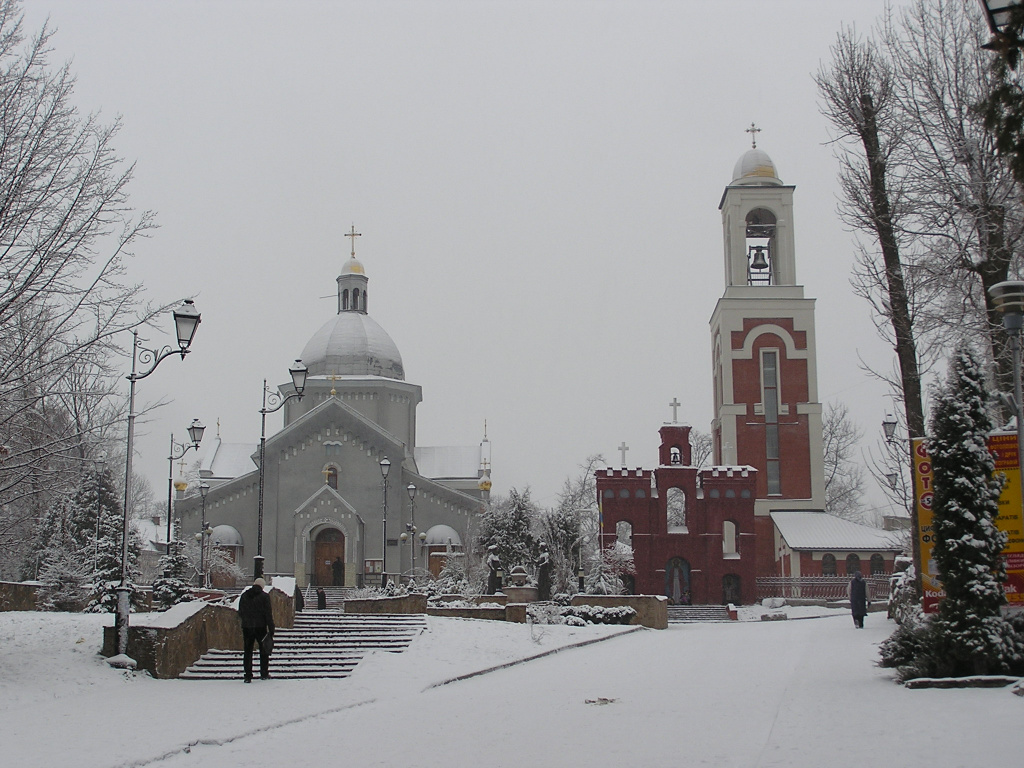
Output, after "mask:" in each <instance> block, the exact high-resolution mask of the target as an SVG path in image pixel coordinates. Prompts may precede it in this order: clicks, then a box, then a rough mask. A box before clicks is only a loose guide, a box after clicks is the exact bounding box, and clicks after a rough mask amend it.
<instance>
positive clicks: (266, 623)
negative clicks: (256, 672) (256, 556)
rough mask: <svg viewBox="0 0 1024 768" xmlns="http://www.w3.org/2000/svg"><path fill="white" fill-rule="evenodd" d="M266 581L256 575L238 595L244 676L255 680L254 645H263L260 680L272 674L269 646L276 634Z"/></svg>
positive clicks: (249, 680)
mask: <svg viewBox="0 0 1024 768" xmlns="http://www.w3.org/2000/svg"><path fill="white" fill-rule="evenodd" d="M266 585H267V582H265V581H264V580H263V579H256V581H254V582H253V583H252V586H251V587H249V588H248V589H247V590H245V592H243V593H242V596H241V597H240V598H239V599H238V618H239V619H240V620H241V622H242V642H243V645H242V649H243V656H242V670H243V673H244V677H243V679H244V680H245V682H247V683H251V682H252V647H253V645H259V648H260V680H268V679H269V678H270V648H271V643H272V642H273V636H274V612H273V610H272V608H271V605H270V596H269V595H268V594H267V593H266V592H264V591H263V588H264V587H265V586H266Z"/></svg>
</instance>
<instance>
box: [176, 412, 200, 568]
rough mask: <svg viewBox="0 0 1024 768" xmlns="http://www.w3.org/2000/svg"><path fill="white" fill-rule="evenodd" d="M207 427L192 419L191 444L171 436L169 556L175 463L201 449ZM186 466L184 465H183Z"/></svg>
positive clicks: (190, 426) (189, 435)
mask: <svg viewBox="0 0 1024 768" xmlns="http://www.w3.org/2000/svg"><path fill="white" fill-rule="evenodd" d="M205 431H206V427H205V426H204V425H203V423H202V422H201V421H199V419H192V423H191V424H190V425H189V427H188V439H189V440H191V441H192V442H191V444H190V443H176V442H175V441H174V435H173V433H172V434H171V450H170V453H169V454H168V455H167V554H168V555H169V554H171V517H172V514H173V512H174V462H176V461H177V460H178V459H180V458H182V457H183V456H184V455H185V454H186V453H188V452H189V451H191V450H193V449H196V450H198V449H199V443H200V442H201V441H202V439H203V432H205ZM182 466H184V464H183V465H182Z"/></svg>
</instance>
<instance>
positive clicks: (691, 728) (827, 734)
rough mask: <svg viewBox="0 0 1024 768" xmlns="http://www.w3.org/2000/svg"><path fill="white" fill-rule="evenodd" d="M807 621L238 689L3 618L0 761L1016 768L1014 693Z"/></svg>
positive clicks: (558, 643) (474, 655)
mask: <svg viewBox="0 0 1024 768" xmlns="http://www.w3.org/2000/svg"><path fill="white" fill-rule="evenodd" d="M789 610H791V611H792V612H793V617H794V618H795V617H796V616H797V615H808V614H809V613H813V611H808V610H807V609H789ZM759 612H761V611H759ZM759 612H758V613H759ZM753 613H754V612H750V615H749V616H744V618H748V617H750V616H753ZM817 613H818V614H826V615H825V616H824V617H822V618H810V619H808V620H806V621H772V622H760V621H741V622H738V623H731V624H687V625H675V626H672V627H670V628H669V629H667V630H663V631H655V630H640V631H632V632H629V633H628V634H624V635H623V636H620V637H611V638H610V639H608V640H606V641H604V642H598V643H595V644H591V645H588V646H585V647H581V648H575V649H568V650H565V651H563V652H560V653H556V654H553V655H550V656H546V657H544V658H540V659H537V660H533V661H529V662H527V663H524V664H519V665H516V666H512V667H509V668H506V669H502V670H499V671H495V672H491V673H488V674H484V675H479V676H476V677H472V678H469V679H466V680H461V681H459V682H453V683H449V684H447V685H440V686H436V685H435V684H436V683H440V682H442V681H444V680H448V679H451V678H454V677H458V676H462V675H467V674H469V673H472V672H475V671H477V670H482V669H487V668H491V667H495V666H498V665H501V664H503V663H506V662H509V661H513V660H516V659H522V658H526V657H530V656H535V655H537V654H542V653H544V652H545V651H549V650H552V649H555V648H559V647H563V646H568V645H572V644H575V643H579V642H582V641H586V640H590V639H593V638H596V637H601V636H607V635H614V634H621V633H623V631H624V630H628V629H630V628H623V627H614V628H613V627H583V628H574V627H564V626H560V627H534V628H533V630H532V632H531V629H530V628H529V627H527V626H524V625H516V624H505V623H501V622H485V621H472V620H462V619H436V618H431V619H430V620H429V621H430V631H429V632H427V633H426V634H424V635H423V636H422V637H420V638H419V639H417V640H416V641H415V642H414V643H413V645H412V647H411V648H410V649H409V650H408V651H407V652H405V653H403V654H387V653H375V654H372V655H371V656H369V657H367V658H366V659H365V660H364V661H363V662H362V663H361V664H360V665H359V667H358V668H357V670H356V672H355V674H354V675H353V676H352V677H350V678H348V679H345V680H318V681H290V680H270V681H265V682H262V681H256V682H255V683H254V684H252V685H243V684H242V682H241V680H239V681H237V682H212V681H179V680H169V681H160V680H152V679H150V678H149V677H148V676H146V675H144V674H140V675H133V674H131V673H124V672H119V671H116V670H113V669H111V668H109V667H108V666H107V665H106V664H105V663H104V661H103V660H102V659H101V658H100V657H98V656H97V654H96V650H97V648H98V645H99V639H100V632H101V630H100V627H101V626H102V624H103V623H104V621H109V620H110V619H109V617H103V616H94V615H76V614H72V615H67V614H40V613H4V614H0V723H2V738H0V743H2V747H0V754H2V755H3V764H4V765H11V766H59V765H65V764H68V763H73V764H74V765H75V766H76V768H88V766H137V765H149V764H158V765H160V766H186V765H202V766H248V765H260V766H294V765H357V766H360V767H361V768H363V767H365V766H409V767H413V768H414V767H415V766H445V767H446V768H450V767H451V766H453V765H456V766H458V765H486V766H488V768H490V767H491V766H555V765H563V764H572V765H585V766H588V767H589V766H611V765H616V766H618V765H621V766H693V765H709V766H737V767H738V766H787V768H803V767H805V766H806V768H812V767H813V768H820V766H821V765H835V766H854V765H864V764H875V765H883V766H895V767H899V768H914V767H916V766H922V768H923V767H924V766H928V768H936V767H939V768H952V767H953V766H970V767H972V768H973V767H974V766H992V765H995V766H1010V765H1019V764H1020V746H1019V744H1018V743H1017V734H1018V733H1019V723H1020V722H1021V719H1022V718H1024V698H1021V697H1017V696H1014V695H1012V694H1011V693H1010V689H1009V688H1001V689H955V690H907V689H905V688H903V687H901V686H898V685H895V684H894V683H893V682H892V675H891V673H890V672H889V671H888V670H883V669H879V668H878V667H876V666H875V665H874V661H875V658H876V656H877V650H876V647H877V644H878V643H879V642H880V641H881V640H883V639H884V638H885V637H886V636H888V634H889V633H890V632H891V631H892V628H893V625H892V623H891V622H888V621H886V619H885V618H884V614H872V615H871V616H869V617H868V622H867V628H866V629H864V630H855V629H854V628H853V625H852V621H851V620H850V617H849V614H848V613H845V612H837V611H828V610H824V611H822V610H819V611H817ZM271 672H273V667H271ZM432 686H433V687H432ZM161 758H162V759H161Z"/></svg>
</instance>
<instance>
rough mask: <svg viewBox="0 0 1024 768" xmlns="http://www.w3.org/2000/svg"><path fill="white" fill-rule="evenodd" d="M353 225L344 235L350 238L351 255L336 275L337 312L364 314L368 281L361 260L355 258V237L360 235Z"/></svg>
mask: <svg viewBox="0 0 1024 768" xmlns="http://www.w3.org/2000/svg"><path fill="white" fill-rule="evenodd" d="M361 236H362V235H361V234H360V233H359V232H356V228H355V227H354V226H353V227H352V231H351V232H349V233H348V234H347V235H345V237H351V238H352V256H351V258H350V259H349V260H348V261H346V262H345V264H344V266H343V267H342V268H341V274H340V275H338V312H339V313H341V312H362V313H363V314H364V315H365V314H366V305H367V300H366V299H367V297H366V286H367V284H368V283H369V282H370V280H369V278H368V277H367V276H366V270H365V269H363V265H362V262H360V261H359V260H358V259H357V258H356V238H357V237H361Z"/></svg>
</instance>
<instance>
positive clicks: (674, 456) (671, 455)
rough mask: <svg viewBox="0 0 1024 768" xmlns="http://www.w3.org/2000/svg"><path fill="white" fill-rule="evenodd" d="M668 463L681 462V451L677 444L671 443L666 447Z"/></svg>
mask: <svg viewBox="0 0 1024 768" xmlns="http://www.w3.org/2000/svg"><path fill="white" fill-rule="evenodd" d="M668 463H669V464H682V463H683V452H682V451H680V450H679V446H678V445H673V446H672V447H671V448H669V449H668Z"/></svg>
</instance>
